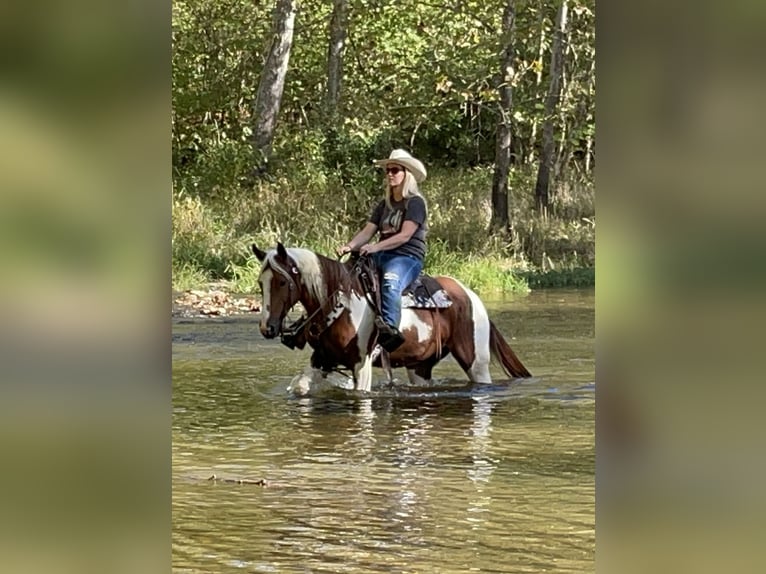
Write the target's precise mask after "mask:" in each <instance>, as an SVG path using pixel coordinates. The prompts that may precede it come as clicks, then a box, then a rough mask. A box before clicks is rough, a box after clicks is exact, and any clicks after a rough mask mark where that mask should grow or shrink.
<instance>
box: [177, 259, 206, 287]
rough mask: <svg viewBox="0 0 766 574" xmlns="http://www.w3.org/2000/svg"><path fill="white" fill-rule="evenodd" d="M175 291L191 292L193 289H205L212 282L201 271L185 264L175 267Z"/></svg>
mask: <svg viewBox="0 0 766 574" xmlns="http://www.w3.org/2000/svg"><path fill="white" fill-rule="evenodd" d="M172 281H173V290H175V291H189V290H191V289H203V288H205V287H206V286H207V285H208V283H209V282H210V278H209V277H208V276H207V274H206V273H205V272H204V271H202V270H201V269H199V268H197V267H194V266H193V265H189V264H184V265H181V266H179V267H175V266H174V267H173V279H172Z"/></svg>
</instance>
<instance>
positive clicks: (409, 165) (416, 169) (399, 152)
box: [372, 149, 427, 183]
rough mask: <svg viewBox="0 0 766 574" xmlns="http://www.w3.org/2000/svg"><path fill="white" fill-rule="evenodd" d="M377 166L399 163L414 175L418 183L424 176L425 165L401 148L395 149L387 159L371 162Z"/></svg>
mask: <svg viewBox="0 0 766 574" xmlns="http://www.w3.org/2000/svg"><path fill="white" fill-rule="evenodd" d="M372 163H374V164H375V165H376V166H378V167H387V166H388V165H389V164H392V163H393V164H396V165H401V166H403V167H405V168H406V169H407V171H409V172H410V173H411V174H412V175H414V176H415V181H417V182H418V183H420V182H421V181H423V180H424V179H425V178H426V175H427V173H426V167H425V166H424V165H423V162H421V161H420V160H419V159H415V158H414V157H412V156H411V155H410V154H409V153H407V152H406V151H404V150H403V149H395V150H394V151H392V152H391V155H389V156H388V159H376V160H373V162H372Z"/></svg>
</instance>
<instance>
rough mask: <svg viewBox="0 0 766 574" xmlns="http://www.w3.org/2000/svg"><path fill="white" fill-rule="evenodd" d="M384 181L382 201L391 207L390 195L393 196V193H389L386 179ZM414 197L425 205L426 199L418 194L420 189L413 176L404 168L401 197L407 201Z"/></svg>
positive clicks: (389, 187)
mask: <svg viewBox="0 0 766 574" xmlns="http://www.w3.org/2000/svg"><path fill="white" fill-rule="evenodd" d="M402 167H403V166H402ZM385 181H386V186H385V192H384V199H385V200H386V205H387V206H388V207H391V195H393V192H392V191H391V185H390V184H389V183H388V178H385ZM415 195H417V196H418V197H420V198H421V199H422V200H423V203H426V198H425V197H424V196H423V194H422V193H420V188H419V187H418V182H417V181H415V176H414V175H412V174H411V173H410V171H409V170H408V169H406V168H405V170H404V181H403V182H402V197H403V198H404V199H408V198H410V197H413V196H415ZM427 207H428V204H427V203H426V208H427Z"/></svg>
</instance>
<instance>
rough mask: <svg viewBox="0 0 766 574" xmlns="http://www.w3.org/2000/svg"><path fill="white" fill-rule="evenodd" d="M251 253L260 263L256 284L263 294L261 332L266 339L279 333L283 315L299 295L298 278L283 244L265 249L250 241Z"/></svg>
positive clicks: (295, 267)
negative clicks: (270, 249) (272, 248)
mask: <svg viewBox="0 0 766 574" xmlns="http://www.w3.org/2000/svg"><path fill="white" fill-rule="evenodd" d="M252 247H253V253H255V256H256V257H257V258H258V260H259V261H261V262H262V263H263V267H262V268H261V274H260V276H259V277H258V284H259V285H260V287H261V294H262V295H263V314H262V315H261V325H260V330H261V334H262V335H263V336H264V337H265V338H267V339H273V338H274V337H277V336H279V335H280V334H282V329H283V324H284V321H285V317H286V316H287V313H288V312H289V311H290V309H292V308H293V306H295V304H296V303H297V302H298V301H299V300H300V298H301V287H302V279H301V272H300V269H299V266H298V264H297V263H296V262H295V261H294V260H293V259H292V258H291V257H290V255H289V254H288V253H287V249H285V247H284V245H282V244H281V243H277V249H276V251H270V252H268V253H266V252H265V251H261V250H260V249H258V247H257V246H256V245H255V244H253V246H252Z"/></svg>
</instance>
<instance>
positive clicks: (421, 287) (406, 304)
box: [402, 273, 452, 309]
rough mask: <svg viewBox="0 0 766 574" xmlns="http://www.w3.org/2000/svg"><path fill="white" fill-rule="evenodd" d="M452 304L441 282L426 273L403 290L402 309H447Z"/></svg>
mask: <svg viewBox="0 0 766 574" xmlns="http://www.w3.org/2000/svg"><path fill="white" fill-rule="evenodd" d="M450 305H452V300H451V299H450V298H449V295H447V292H446V291H445V290H444V289H442V286H441V285H439V282H438V281H437V280H436V279H434V278H433V277H431V276H430V275H426V274H425V273H421V274H420V276H419V277H418V278H417V279H415V281H413V282H412V283H410V284H409V286H408V287H407V288H406V289H405V290H404V291H403V292H402V309H446V308H447V307H449V306H450Z"/></svg>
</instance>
